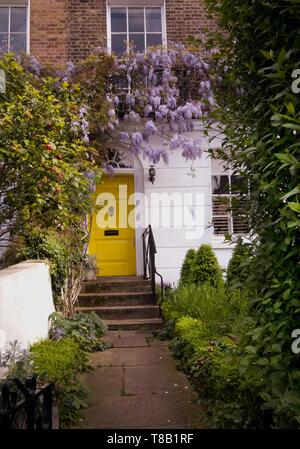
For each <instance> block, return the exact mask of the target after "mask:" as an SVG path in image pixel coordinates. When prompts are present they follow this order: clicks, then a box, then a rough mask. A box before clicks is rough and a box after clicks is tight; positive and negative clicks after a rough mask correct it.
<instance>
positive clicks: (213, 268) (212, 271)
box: [191, 245, 223, 287]
mask: <svg viewBox="0 0 300 449" xmlns="http://www.w3.org/2000/svg"><path fill="white" fill-rule="evenodd" d="M191 282H193V283H195V284H204V283H209V284H211V285H213V286H214V287H218V286H219V285H222V284H223V277H222V270H221V267H220V265H219V262H218V259H217V257H216V255H215V254H214V252H213V250H212V248H211V246H210V245H201V246H200V248H199V249H198V251H197V253H196V257H195V263H194V264H193V269H192V275H191Z"/></svg>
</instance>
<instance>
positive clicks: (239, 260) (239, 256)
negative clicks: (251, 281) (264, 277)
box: [227, 237, 251, 288]
mask: <svg viewBox="0 0 300 449" xmlns="http://www.w3.org/2000/svg"><path fill="white" fill-rule="evenodd" d="M250 257H251V247H250V245H249V244H247V243H244V242H243V239H242V237H239V238H238V240H237V244H236V246H235V248H234V250H233V254H232V257H231V259H230V261H229V264H228V268H227V283H228V285H230V286H231V287H235V288H243V287H246V282H247V281H248V278H249V275H250V273H249V268H250V266H249V259H250Z"/></svg>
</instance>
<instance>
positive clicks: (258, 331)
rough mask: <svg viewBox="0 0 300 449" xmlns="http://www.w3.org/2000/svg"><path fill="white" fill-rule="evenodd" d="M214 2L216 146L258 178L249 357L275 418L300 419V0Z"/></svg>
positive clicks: (286, 423) (285, 423)
mask: <svg viewBox="0 0 300 449" xmlns="http://www.w3.org/2000/svg"><path fill="white" fill-rule="evenodd" d="M206 3H207V4H208V5H209V7H210V8H211V11H213V12H214V13H216V14H218V15H219V17H220V24H221V26H222V27H223V28H224V29H225V30H226V33H222V35H220V36H219V37H218V42H217V45H218V48H219V49H221V53H220V55H215V62H216V67H217V70H216V72H217V73H218V74H220V75H221V76H222V77H223V79H222V81H221V82H220V83H219V84H218V85H217V86H215V94H216V96H217V100H218V103H219V105H220V108H219V110H218V111H217V113H216V119H217V121H218V122H219V123H221V128H222V133H225V136H226V139H225V141H224V145H223V148H222V149H220V150H219V151H216V152H215V155H216V156H218V157H221V158H223V159H224V160H226V161H229V162H230V164H231V167H232V169H233V170H237V171H240V170H242V171H244V172H246V173H247V174H250V181H251V194H250V198H249V206H248V216H249V220H250V222H251V226H252V231H253V252H254V257H253V259H252V260H251V269H250V270H249V272H250V277H249V285H250V286H251V289H250V291H249V294H250V298H251V299H253V301H252V304H253V307H252V310H251V312H252V313H253V315H254V316H255V318H256V325H255V326H254V327H253V329H252V330H251V332H250V333H249V335H248V343H247V345H248V347H251V348H253V350H252V353H251V354H245V355H244V356H243V366H244V369H245V370H249V369H250V368H251V367H254V366H257V365H258V366H261V369H262V370H263V373H264V377H265V385H264V386H263V388H262V397H263V398H264V400H265V402H266V404H265V405H266V406H267V407H270V408H271V410H272V411H273V417H274V422H275V425H276V426H279V427H299V424H300V377H299V372H300V360H299V357H298V356H297V355H295V354H294V353H293V352H292V351H291V343H292V339H291V335H292V332H293V330H294V329H297V328H299V311H300V302H299V296H300V264H299V250H300V240H299V228H300V215H299V211H300V208H299V203H300V185H299V173H300V171H299V170H300V165H299V160H300V145H299V130H300V102H299V92H298V91H297V89H295V87H296V88H297V87H298V86H299V81H297V78H299V76H297V75H296V77H295V72H294V71H295V70H296V69H299V60H300V32H299V30H300V9H299V2H298V0H286V1H284V2H282V1H279V0H273V1H272V2H271V1H262V0H254V1H252V2H249V1H247V0H241V1H239V2H231V1H228V0H220V1H219V2H217V3H216V2H215V1H213V0H206ZM214 45H216V42H214ZM216 59H217V61H216ZM293 74H294V76H293ZM225 149H226V151H225Z"/></svg>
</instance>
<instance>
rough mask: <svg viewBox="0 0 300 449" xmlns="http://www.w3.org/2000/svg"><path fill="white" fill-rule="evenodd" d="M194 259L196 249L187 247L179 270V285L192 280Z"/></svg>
mask: <svg viewBox="0 0 300 449" xmlns="http://www.w3.org/2000/svg"><path fill="white" fill-rule="evenodd" d="M195 259H196V251H195V250H194V249H189V250H188V252H187V253H186V256H185V259H184V261H183V264H182V267H181V270H180V281H179V284H180V285H186V284H189V283H190V282H192V276H193V270H194V264H195Z"/></svg>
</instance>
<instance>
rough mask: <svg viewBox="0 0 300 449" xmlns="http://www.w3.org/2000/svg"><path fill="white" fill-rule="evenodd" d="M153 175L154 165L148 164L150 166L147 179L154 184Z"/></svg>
mask: <svg viewBox="0 0 300 449" xmlns="http://www.w3.org/2000/svg"><path fill="white" fill-rule="evenodd" d="M155 176H156V170H155V168H154V165H150V168H149V181H151V182H152V184H154V181H155Z"/></svg>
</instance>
